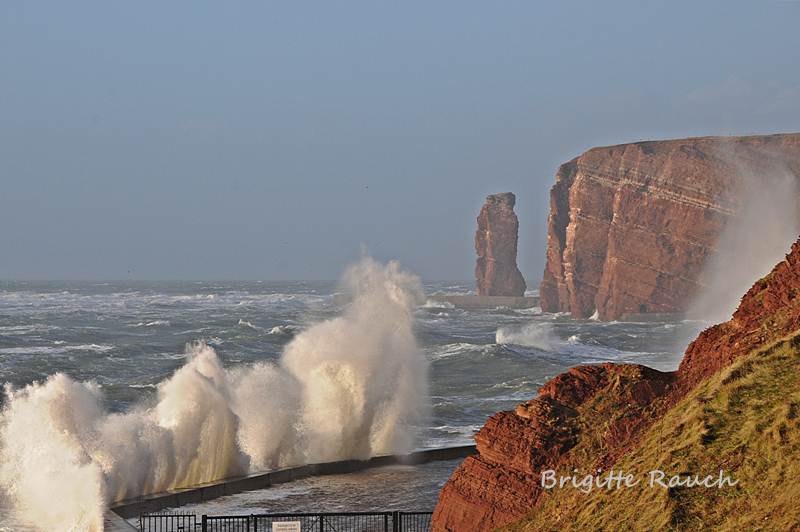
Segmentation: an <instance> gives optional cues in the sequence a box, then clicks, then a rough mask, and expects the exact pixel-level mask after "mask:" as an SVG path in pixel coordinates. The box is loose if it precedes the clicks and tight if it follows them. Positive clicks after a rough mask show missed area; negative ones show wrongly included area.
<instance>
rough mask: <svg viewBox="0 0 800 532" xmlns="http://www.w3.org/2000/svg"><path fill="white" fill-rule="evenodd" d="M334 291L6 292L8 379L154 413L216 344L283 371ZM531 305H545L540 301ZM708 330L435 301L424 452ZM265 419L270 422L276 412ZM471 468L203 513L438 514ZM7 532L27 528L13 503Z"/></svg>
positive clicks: (318, 482)
mask: <svg viewBox="0 0 800 532" xmlns="http://www.w3.org/2000/svg"><path fill="white" fill-rule="evenodd" d="M473 289H474V283H473V282H468V281H444V282H426V283H424V290H425V293H426V294H434V293H444V294H468V293H471V292H472V291H473ZM338 290H339V284H338V283H336V282H327V281H298V282H266V281H264V282H262V281H252V282H228V281H225V282H222V281H169V282H167V281H164V282H149V281H148V282H144V281H120V282H71V281H70V282H33V281H2V282H0V382H2V383H5V386H6V395H5V396H4V398H3V399H2V401H3V404H4V408H6V407H7V406H8V405H7V403H8V402H9V395H8V394H13V393H14V392H13V390H18V389H20V388H23V387H25V386H26V385H29V384H31V383H32V382H36V381H40V382H41V381H44V380H46V379H47V378H48V377H50V376H52V375H53V374H56V373H64V374H66V375H68V376H69V377H71V378H72V379H74V380H75V381H78V382H85V381H89V382H92V383H94V385H95V386H96V388H97V389H98V390H99V393H101V396H102V401H103V406H104V408H106V409H107V410H108V411H110V412H111V413H122V412H127V411H131V410H133V409H136V408H137V407H138V406H139V405H143V404H148V403H152V401H153V400H154V397H155V395H156V394H157V393H158V386H159V383H162V382H164V381H165V380H166V379H169V378H170V377H171V376H172V375H173V374H174V373H175V372H176V371H177V370H178V369H179V368H181V367H182V366H183V365H184V364H186V362H187V357H188V356H190V355H188V354H187V349H186V346H187V344H188V345H191V344H193V343H196V342H198V341H203V342H205V343H206V344H207V345H208V346H211V347H212V348H213V350H214V351H215V352H216V354H217V356H218V357H219V359H220V360H221V361H222V364H223V365H224V367H225V368H234V369H235V368H238V367H247V366H252V365H254V364H257V363H263V362H268V361H277V360H278V359H279V358H280V357H281V354H282V352H283V350H284V348H285V347H286V345H287V344H288V343H289V342H291V341H292V340H293V338H295V337H296V336H297V335H298V334H301V333H302V331H304V330H307V329H308V328H309V327H311V326H313V325H314V324H317V323H321V322H324V321H326V320H332V319H335V318H336V317H337V316H340V315H341V314H342V312H343V311H344V308H343V304H342V303H341V302H337V301H335V300H334V294H336V293H337V291H338ZM528 295H534V296H535V295H536V292H535V291H531V292H529V293H528ZM697 328H698V326H697V323H694V322H690V321H684V320H680V319H677V318H670V317H661V318H656V319H653V320H642V321H612V322H600V321H596V320H591V319H588V320H576V319H572V318H571V317H570V316H567V315H563V314H549V313H543V312H542V311H541V309H540V308H538V307H532V308H523V309H511V308H507V307H497V308H488V309H462V308H455V307H453V306H452V305H449V304H445V303H437V302H436V301H433V300H432V299H430V298H428V299H427V300H422V301H420V302H418V303H417V304H416V305H415V308H414V309H413V331H414V335H415V336H416V341H417V342H418V344H419V346H420V348H421V349H422V351H423V353H424V357H425V358H426V359H427V361H428V364H429V368H428V379H429V387H428V390H429V396H430V397H429V405H430V409H429V412H428V414H427V415H426V417H425V418H424V422H422V424H421V426H420V427H419V430H418V432H417V437H416V440H415V441H414V443H413V445H412V448H416V449H423V448H435V447H445V446H453V445H462V444H468V443H472V441H473V436H474V434H475V433H476V431H477V430H478V429H479V428H480V427H481V426H482V425H483V423H484V422H485V421H486V419H487V418H488V417H489V416H490V415H492V414H493V413H495V412H498V411H502V410H509V409H513V408H514V406H515V405H516V404H518V403H520V402H524V401H526V400H528V399H530V398H532V397H534V396H535V395H536V393H537V390H538V388H539V387H541V386H542V385H543V384H544V383H545V382H546V381H547V380H548V379H550V378H552V377H554V376H555V375H557V374H559V373H560V372H563V371H565V370H566V369H568V368H570V367H572V366H575V365H579V364H595V363H600V362H606V361H610V362H632V363H638V364H645V365H648V366H651V367H654V368H657V369H662V370H673V369H675V368H676V367H677V364H678V361H679V360H680V356H681V353H682V351H683V350H684V349H685V340H684V339H685V338H688V337H690V335H691V334H692V331H695V330H696V329H697ZM264 415H270V413H269V412H264ZM458 463H459V462H458V461H445V462H435V463H429V464H425V465H420V466H392V467H386V468H380V469H374V470H368V471H363V472H360V473H355V474H350V475H335V476H326V477H319V478H308V479H304V480H299V481H296V482H292V483H288V484H282V485H279V486H275V487H271V488H269V489H265V490H261V491H257V492H250V493H243V494H239V495H235V496H229V497H225V498H222V499H217V500H214V501H209V502H206V503H204V504H200V505H194V506H192V507H187V508H181V510H184V511H192V512H196V513H198V514H201V513H209V514H237V513H239V514H241V513H244V514H249V513H267V512H289V511H343V510H351V511H368V510H395V509H397V510H416V511H426V510H432V509H433V508H434V506H435V505H436V501H437V496H438V492H439V490H440V489H441V487H442V485H443V484H444V482H445V481H446V480H447V478H448V477H449V476H450V474H451V473H452V472H453V470H454V469H455V468H456V467H457V465H458ZM0 497H3V498H2V499H0V530H24V529H26V528H25V527H26V525H24V524H23V523H21V522H20V521H18V520H17V519H16V518H15V517H14V516H13V514H12V512H11V511H10V506H11V505H12V502H11V497H13V494H9V493H5V494H3V495H0Z"/></svg>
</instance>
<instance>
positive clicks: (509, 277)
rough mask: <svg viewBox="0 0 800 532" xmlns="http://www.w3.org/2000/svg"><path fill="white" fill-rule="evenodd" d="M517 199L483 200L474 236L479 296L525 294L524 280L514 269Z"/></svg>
mask: <svg viewBox="0 0 800 532" xmlns="http://www.w3.org/2000/svg"><path fill="white" fill-rule="evenodd" d="M515 203H516V197H515V196H514V194H513V193H511V192H503V193H501V194H492V195H490V196H487V197H486V203H485V204H484V205H483V208H482V209H481V212H480V214H479V215H478V230H477V231H476V232H475V252H476V253H477V254H478V260H477V264H476V265H475V280H476V283H477V288H478V295H479V296H512V297H520V296H522V295H524V294H525V279H523V278H522V274H521V273H520V271H519V268H517V231H518V230H519V220H517V215H516V214H515V213H514V204H515Z"/></svg>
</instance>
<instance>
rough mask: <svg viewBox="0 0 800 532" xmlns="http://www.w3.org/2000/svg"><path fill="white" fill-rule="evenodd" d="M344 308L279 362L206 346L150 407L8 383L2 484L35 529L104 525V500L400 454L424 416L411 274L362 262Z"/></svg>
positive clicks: (71, 388)
mask: <svg viewBox="0 0 800 532" xmlns="http://www.w3.org/2000/svg"><path fill="white" fill-rule="evenodd" d="M343 285H344V288H345V289H346V290H347V291H348V292H349V293H350V294H351V295H352V301H351V303H350V304H349V305H348V307H347V308H346V309H345V311H344V313H343V315H342V316H340V317H338V318H335V319H332V320H329V321H325V322H322V323H319V324H317V325H315V326H312V327H310V328H309V329H307V330H305V331H303V332H301V333H299V334H298V335H297V336H296V337H295V338H294V339H293V340H292V342H290V344H288V345H287V347H286V349H285V351H284V353H283V355H282V357H281V359H280V361H279V363H278V364H268V363H259V364H256V365H254V366H250V367H238V368H232V369H227V370H226V369H225V368H223V366H222V364H221V361H220V359H219V358H218V356H217V354H216V353H215V351H214V350H213V348H211V347H210V346H208V345H206V344H204V343H196V344H192V345H190V346H188V348H187V351H188V354H189V360H188V362H187V363H186V365H185V366H183V367H182V368H180V369H179V370H178V371H176V372H175V374H174V375H173V376H172V377H171V378H169V379H167V380H166V381H164V382H163V383H161V384H160V385H159V386H158V393H157V397H156V398H154V402H153V403H152V404H143V405H140V406H138V407H137V408H134V409H133V410H131V411H129V412H126V413H121V414H112V413H109V412H107V411H106V410H105V409H104V407H103V402H104V401H103V396H102V393H101V390H100V388H99V386H98V385H96V384H94V383H91V382H83V383H82V382H76V381H74V380H72V379H70V378H69V377H68V376H66V375H64V374H56V375H53V376H51V377H50V378H48V379H47V380H46V381H44V382H41V383H34V384H31V385H28V386H26V387H24V388H21V389H18V390H15V389H12V388H11V387H6V392H5V393H6V398H5V406H4V409H3V412H2V414H1V415H0V485H1V486H2V488H3V490H4V492H5V494H6V496H7V498H8V499H9V500H10V501H12V502H13V504H14V507H15V510H16V511H17V513H18V514H19V515H20V517H23V518H24V519H26V520H27V521H29V522H30V523H31V524H32V525H35V526H38V527H39V528H41V529H43V530H102V518H103V513H104V511H105V509H106V508H107V507H108V505H109V504H110V503H112V502H114V501H117V500H121V499H124V498H129V497H134V496H137V495H141V494H146V493H153V492H157V491H163V490H166V489H173V488H178V487H182V486H188V485H192V484H198V483H202V482H209V481H213V480H216V479H220V478H224V477H229V476H232V475H237V474H242V473H246V472H247V471H256V470H259V469H264V468H269V467H276V466H284V465H290V464H299V463H304V462H317V461H325V460H335V459H347V458H366V457H368V456H370V455H373V454H381V453H388V452H398V451H404V450H407V449H408V446H409V445H410V444H411V443H412V438H413V434H414V426H416V425H419V424H420V422H421V421H422V420H423V417H424V416H425V415H426V414H427V406H426V405H427V397H428V393H427V362H426V360H425V358H424V356H423V354H422V353H421V351H420V350H419V349H418V347H417V343H416V340H415V337H414V334H413V319H412V317H413V309H414V307H415V306H416V305H417V304H419V303H421V302H422V301H423V300H422V289H421V285H420V282H419V280H418V279H417V278H416V277H414V276H412V275H409V274H407V273H405V272H403V271H401V270H400V267H399V266H398V265H397V264H396V263H394V262H392V263H389V264H387V265H385V266H384V265H381V264H379V263H377V262H375V261H373V260H371V259H369V258H365V259H363V260H362V261H361V262H360V263H358V264H357V265H355V266H353V267H351V268H350V269H349V270H348V272H347V273H346V275H345V277H344V281H343Z"/></svg>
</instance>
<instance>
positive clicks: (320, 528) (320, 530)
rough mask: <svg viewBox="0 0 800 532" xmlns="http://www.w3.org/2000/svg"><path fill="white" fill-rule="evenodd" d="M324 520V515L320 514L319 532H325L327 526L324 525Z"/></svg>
mask: <svg viewBox="0 0 800 532" xmlns="http://www.w3.org/2000/svg"><path fill="white" fill-rule="evenodd" d="M323 519H325V516H324V515H322V514H319V532H324V530H325V524H324V521H323Z"/></svg>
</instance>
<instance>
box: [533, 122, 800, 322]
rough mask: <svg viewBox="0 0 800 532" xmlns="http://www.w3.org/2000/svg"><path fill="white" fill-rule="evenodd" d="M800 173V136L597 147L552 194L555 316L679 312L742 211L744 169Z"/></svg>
mask: <svg viewBox="0 0 800 532" xmlns="http://www.w3.org/2000/svg"><path fill="white" fill-rule="evenodd" d="M776 161H780V164H781V165H784V164H785V165H786V168H788V169H789V171H791V172H793V173H794V174H795V175H797V176H800V134H786V135H769V136H752V137H702V138H691V139H680V140H666V141H653V142H637V143H634V144H622V145H619V146H610V147H604V148H593V149H591V150H589V151H587V152H586V153H584V154H583V155H581V156H579V157H577V158H575V159H573V160H571V161H569V162H568V163H565V164H563V165H561V167H560V168H559V169H558V172H557V174H556V183H555V185H554V186H553V188H552V189H551V192H550V216H549V220H548V243H547V264H546V266H545V271H544V277H543V279H542V282H541V286H540V296H541V306H542V309H543V310H545V311H547V312H571V313H572V314H573V315H574V316H576V317H580V318H586V317H589V316H590V315H591V314H592V313H594V312H595V310H596V311H597V313H598V316H599V317H600V319H603V320H609V319H617V318H619V317H621V316H624V315H625V314H630V313H642V312H681V311H683V310H685V309H686V307H687V305H688V303H689V300H690V297H691V296H692V294H693V293H694V292H695V291H696V290H697V289H698V278H699V276H700V274H701V271H702V267H703V265H704V263H705V261H706V259H707V258H708V257H709V256H710V254H711V252H712V251H713V249H714V246H715V243H716V240H717V237H718V236H719V234H720V231H721V229H722V228H723V226H724V225H725V223H726V221H727V219H728V218H729V216H731V214H733V213H735V212H736V210H737V209H738V207H739V205H738V199H737V191H738V190H740V186H741V175H740V173H741V167H742V166H745V167H746V168H747V169H748V171H749V172H753V173H755V174H758V173H759V170H760V169H765V170H764V171H767V170H766V169H768V168H771V167H774V165H775V164H776Z"/></svg>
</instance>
